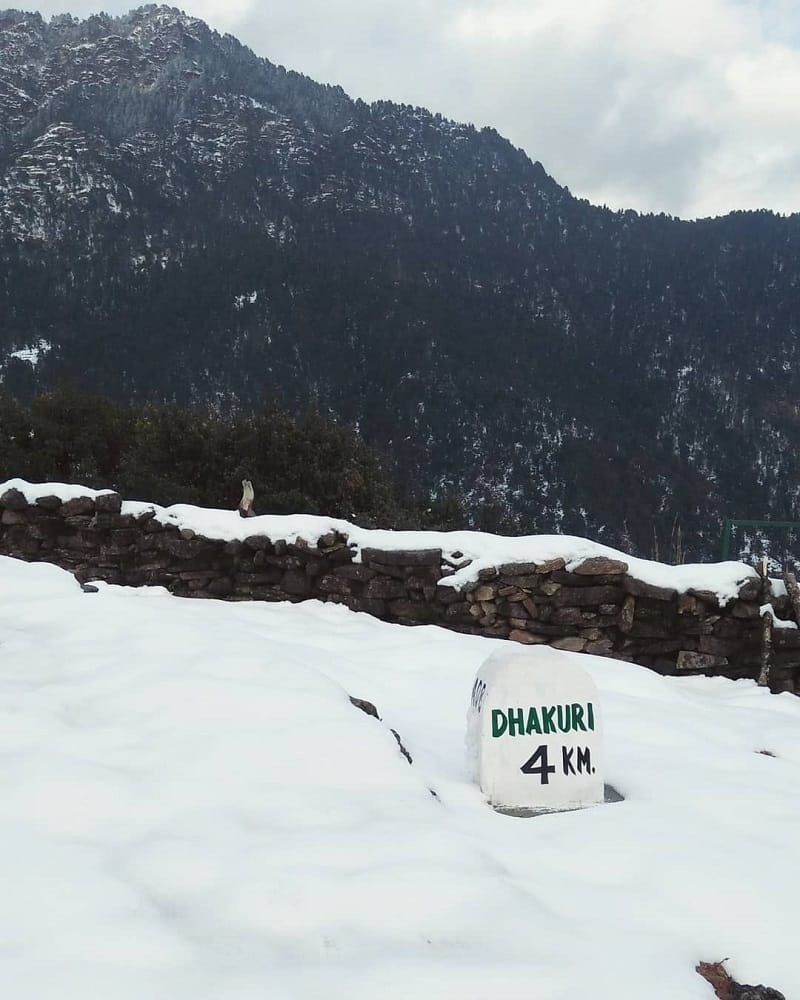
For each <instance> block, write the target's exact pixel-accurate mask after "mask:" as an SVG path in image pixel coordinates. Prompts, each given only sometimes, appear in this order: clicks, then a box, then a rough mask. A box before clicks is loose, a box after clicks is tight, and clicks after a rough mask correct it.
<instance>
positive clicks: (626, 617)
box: [619, 594, 636, 635]
mask: <svg viewBox="0 0 800 1000" xmlns="http://www.w3.org/2000/svg"><path fill="white" fill-rule="evenodd" d="M635 615H636V598H635V597H634V596H633V594H628V596H627V597H626V598H625V600H624V601H623V602H622V608H621V609H620V612H619V630H620V632H622V633H623V635H628V633H629V632H630V631H631V629H632V628H633V619H634V616H635Z"/></svg>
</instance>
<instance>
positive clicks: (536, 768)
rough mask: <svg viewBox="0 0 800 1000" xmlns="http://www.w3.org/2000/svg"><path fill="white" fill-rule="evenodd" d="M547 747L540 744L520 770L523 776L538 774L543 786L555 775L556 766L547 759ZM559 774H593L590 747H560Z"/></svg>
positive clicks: (544, 744)
mask: <svg viewBox="0 0 800 1000" xmlns="http://www.w3.org/2000/svg"><path fill="white" fill-rule="evenodd" d="M548 750H549V747H548V746H547V744H546V743H542V745H541V746H539V747H537V748H536V750H535V752H534V753H533V754H532V756H530V757H529V758H528V759H527V760H526V761H525V763H524V764H523V765H522V767H521V768H520V771H522V773H523V774H538V775H539V778H540V780H541V782H542V784H543V785H547V784H549V783H550V775H551V774H555V773H556V765H555V764H551V763H550V761H549V758H548ZM560 763H561V773H562V774H564V775H570V774H594V768H593V767H592V751H591V748H590V747H561V761H560Z"/></svg>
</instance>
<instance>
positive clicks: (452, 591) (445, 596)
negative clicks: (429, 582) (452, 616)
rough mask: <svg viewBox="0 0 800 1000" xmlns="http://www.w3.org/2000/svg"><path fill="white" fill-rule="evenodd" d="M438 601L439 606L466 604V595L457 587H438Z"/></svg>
mask: <svg viewBox="0 0 800 1000" xmlns="http://www.w3.org/2000/svg"><path fill="white" fill-rule="evenodd" d="M436 600H437V601H438V602H439V604H456V603H458V604H466V603H467V602H466V601H465V600H464V594H463V593H462V592H461V591H460V590H456V588H455V587H437V588H436Z"/></svg>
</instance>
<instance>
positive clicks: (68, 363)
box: [0, 7, 800, 558]
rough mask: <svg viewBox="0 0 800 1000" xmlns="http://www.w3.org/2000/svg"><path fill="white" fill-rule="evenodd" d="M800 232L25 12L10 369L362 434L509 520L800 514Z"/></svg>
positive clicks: (5, 140) (403, 469) (2, 240)
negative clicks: (623, 196)
mask: <svg viewBox="0 0 800 1000" xmlns="http://www.w3.org/2000/svg"><path fill="white" fill-rule="evenodd" d="M799 328H800V216H798V215H794V216H791V217H789V218H781V217H778V216H775V215H772V214H770V213H768V212H760V213H734V214H732V215H730V216H727V217H725V218H720V219H713V220H703V221H699V222H692V223H688V222H682V221H680V220H677V219H672V218H669V217H666V216H657V217H654V216H639V215H637V214H636V213H634V212H611V211H608V210H607V209H603V208H597V207H594V206H591V205H589V204H588V203H587V202H585V201H580V200H577V199H575V198H574V197H572V195H570V193H569V192H568V191H567V190H566V189H564V188H562V187H560V186H559V185H558V184H557V183H555V181H553V180H552V179H551V178H550V177H549V176H548V175H547V174H546V173H545V171H544V169H543V168H542V166H541V165H540V164H539V163H533V162H531V161H530V160H529V159H528V157H527V156H526V155H525V154H524V153H523V152H522V151H520V150H517V149H514V148H513V147H512V146H511V145H510V144H509V143H508V142H507V141H506V140H504V139H503V138H501V137H500V136H499V135H498V134H497V133H496V132H494V131H493V130H490V129H484V130H481V131H476V130H475V129H474V128H472V127H471V126H466V125H459V124H455V123H453V122H450V121H447V120H445V119H443V118H442V117H441V116H439V115H435V114H431V113H430V112H428V111H425V110H423V109H419V108H411V107H407V106H400V105H395V104H390V103H386V102H381V103H377V104H373V105H367V104H364V103H363V102H359V101H355V102H354V101H351V100H350V99H349V98H348V97H347V96H346V95H345V94H344V93H343V91H342V90H341V89H340V88H337V87H328V86H320V85H318V84H316V83H314V82H312V81H311V80H309V79H307V78H305V77H303V76H300V75H298V74H296V73H292V72H288V71H286V70H284V69H283V68H281V67H277V66H274V65H272V64H271V63H269V62H267V61H266V60H263V59H259V58H257V57H256V56H254V55H253V53H252V52H250V51H249V50H248V49H246V48H244V47H243V46H241V45H240V44H239V43H238V42H237V41H236V40H235V39H233V38H231V37H230V36H224V37H222V36H220V35H218V34H216V33H215V32H213V31H211V30H210V29H208V28H207V27H206V26H205V25H204V24H203V23H202V22H201V21H198V20H196V19H194V18H191V17H188V16H186V15H183V14H181V13H179V12H177V11H175V10H171V9H168V8H165V7H145V8H141V9H140V10H138V11H134V12H133V13H131V14H130V15H128V16H125V17H122V18H111V17H107V16H104V15H100V16H93V17H91V18H89V19H88V20H86V21H78V20H75V19H72V18H70V17H68V16H64V17H57V18H53V19H52V20H51V21H50V22H46V21H44V20H43V19H42V18H40V17H39V16H38V15H35V14H28V13H21V12H15V11H6V12H3V13H0V364H2V366H3V367H2V370H1V372H0V373H1V374H2V377H3V379H4V385H5V387H6V388H7V389H8V390H10V391H11V392H13V393H16V394H20V395H23V396H25V395H28V394H30V393H31V392H33V391H34V390H35V389H36V388H40V387H49V386H53V385H57V384H59V383H63V382H71V383H74V384H78V385H81V386H85V387H87V388H91V389H92V390H96V391H101V392H105V393H107V394H110V395H112V396H114V397H116V398H120V399H135V400H142V399H157V400H164V399H166V400H174V401H176V402H179V403H182V404H185V403H191V404H196V405H206V404H211V405H213V406H215V407H221V408H223V409H229V410H233V411H240V412H241V411H243V412H248V411H251V410H252V411H257V410H259V409H260V408H261V407H262V405H263V403H264V402H265V401H269V400H271V399H277V401H278V402H279V403H280V404H281V405H285V406H288V407H289V408H290V409H292V410H294V411H296V412H303V411H305V410H306V409H308V408H309V407H313V408H318V409H319V410H320V411H321V412H323V413H324V414H326V415H334V416H336V417H337V418H339V419H341V420H343V421H348V422H352V423H354V424H355V425H356V426H357V427H358V428H359V429H360V432H361V434H362V435H363V436H364V438H365V439H366V440H367V441H368V442H369V443H370V444H372V445H375V446H377V447H378V448H379V449H381V450H382V451H383V452H384V454H386V455H387V456H388V457H389V459H390V460H391V461H392V462H393V463H394V464H395V466H396V470H397V472H399V474H400V475H401V476H403V477H404V478H405V479H406V480H407V481H409V482H410V483H413V484H415V485H416V486H418V487H422V488H425V489H428V490H430V491H433V492H434V493H438V494H442V493H444V492H453V493H457V494H460V495H463V496H464V497H465V499H466V506H467V509H468V510H469V511H470V512H471V515H472V518H473V520H474V523H476V524H477V525H478V526H481V527H485V528H490V529H491V528H492V527H495V526H498V525H502V526H506V527H507V526H512V527H513V526H519V527H520V528H524V529H525V530H526V531H534V530H542V531H552V530H564V531H570V532H573V533H579V534H589V535H593V536H594V537H597V538H599V539H602V540H604V541H607V542H611V543H615V544H617V545H622V546H629V547H631V548H633V549H636V550H638V551H641V552H647V553H651V552H652V549H653V545H654V537H655V538H656V539H657V540H658V542H659V545H660V555H661V556H662V558H663V557H664V555H665V549H666V548H667V546H668V544H669V541H668V540H669V537H670V534H671V532H672V530H673V526H674V524H675V519H676V518H678V521H679V523H680V524H681V525H682V529H683V538H684V548H685V550H686V552H687V554H688V555H689V556H693V557H700V556H709V555H713V554H715V553H716V551H717V545H718V542H717V540H718V537H719V526H720V520H721V518H722V517H724V516H730V515H734V516H739V517H748V516H749V517H759V516H772V517H779V518H790V517H793V516H795V515H797V513H798V504H799V501H800V489H799V487H798V484H800V461H798V457H797V454H796V451H795V448H794V442H795V439H796V436H797V431H798V427H799V426H800V409H799V408H798V400H800V393H799V392H798V388H800V387H799V386H798V361H799V360H800V359H799V358H798V345H797V334H798V330H799Z"/></svg>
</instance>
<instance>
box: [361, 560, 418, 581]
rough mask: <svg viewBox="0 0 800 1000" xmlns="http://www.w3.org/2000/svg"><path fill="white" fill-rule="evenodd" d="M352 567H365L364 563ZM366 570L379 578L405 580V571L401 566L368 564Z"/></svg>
mask: <svg viewBox="0 0 800 1000" xmlns="http://www.w3.org/2000/svg"><path fill="white" fill-rule="evenodd" d="M353 565H356V566H358V565H362V566H363V565H365V564H364V563H361V564H359V563H355V564H353ZM367 569H371V570H373V571H374V572H375V573H376V574H379V575H380V576H391V577H392V578H393V579H395V580H405V578H406V571H405V567H403V566H389V565H384V564H383V563H370V564H369V566H368V567H367Z"/></svg>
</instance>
